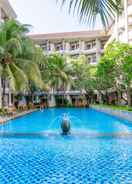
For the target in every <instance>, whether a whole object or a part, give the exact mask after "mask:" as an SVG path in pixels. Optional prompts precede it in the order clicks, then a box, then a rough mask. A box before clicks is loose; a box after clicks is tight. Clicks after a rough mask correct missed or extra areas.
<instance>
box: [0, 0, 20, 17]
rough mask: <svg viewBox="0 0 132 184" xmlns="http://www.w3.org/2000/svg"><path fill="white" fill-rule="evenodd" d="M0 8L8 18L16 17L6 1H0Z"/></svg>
mask: <svg viewBox="0 0 132 184" xmlns="http://www.w3.org/2000/svg"><path fill="white" fill-rule="evenodd" d="M0 7H1V8H2V9H3V10H4V11H5V13H6V14H7V16H8V17H9V18H16V17H17V15H16V13H15V11H14V10H13V8H12V6H11V4H10V3H9V1H8V0H0Z"/></svg>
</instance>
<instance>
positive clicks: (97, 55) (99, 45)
mask: <svg viewBox="0 0 132 184" xmlns="http://www.w3.org/2000/svg"><path fill="white" fill-rule="evenodd" d="M100 52H101V41H100V40H99V39H98V38H96V61H97V62H99V60H100V56H101V55H100Z"/></svg>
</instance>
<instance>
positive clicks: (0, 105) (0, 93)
mask: <svg viewBox="0 0 132 184" xmlns="http://www.w3.org/2000/svg"><path fill="white" fill-rule="evenodd" d="M0 108H2V84H1V78H0Z"/></svg>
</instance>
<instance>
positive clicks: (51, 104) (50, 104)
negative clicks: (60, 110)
mask: <svg viewBox="0 0 132 184" xmlns="http://www.w3.org/2000/svg"><path fill="white" fill-rule="evenodd" d="M50 95H51V96H50V99H49V100H48V105H49V107H55V106H56V103H55V97H54V92H53V89H52V91H51V93H50Z"/></svg>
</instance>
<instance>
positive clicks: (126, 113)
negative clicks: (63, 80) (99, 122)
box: [91, 105, 132, 123]
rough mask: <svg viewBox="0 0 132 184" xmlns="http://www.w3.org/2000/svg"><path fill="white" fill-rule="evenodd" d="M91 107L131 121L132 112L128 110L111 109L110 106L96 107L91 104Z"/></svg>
mask: <svg viewBox="0 0 132 184" xmlns="http://www.w3.org/2000/svg"><path fill="white" fill-rule="evenodd" d="M91 108H92V109H95V110H97V111H99V112H103V113H106V114H108V115H112V116H115V117H117V118H120V119H123V120H127V121H129V122H130V123H132V112H129V111H125V110H116V109H112V108H110V107H99V106H98V107H96V106H94V105H93V106H91Z"/></svg>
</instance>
